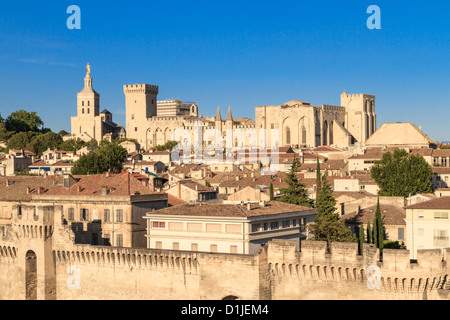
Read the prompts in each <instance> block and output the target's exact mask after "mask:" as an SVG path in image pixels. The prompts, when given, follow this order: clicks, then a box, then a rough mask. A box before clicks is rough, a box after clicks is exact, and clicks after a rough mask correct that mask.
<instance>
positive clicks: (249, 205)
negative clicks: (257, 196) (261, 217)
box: [247, 202, 252, 211]
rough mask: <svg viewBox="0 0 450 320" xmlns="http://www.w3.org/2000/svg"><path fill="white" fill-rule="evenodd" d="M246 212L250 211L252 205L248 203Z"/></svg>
mask: <svg viewBox="0 0 450 320" xmlns="http://www.w3.org/2000/svg"><path fill="white" fill-rule="evenodd" d="M247 210H248V211H251V210H252V204H251V203H250V202H248V203H247Z"/></svg>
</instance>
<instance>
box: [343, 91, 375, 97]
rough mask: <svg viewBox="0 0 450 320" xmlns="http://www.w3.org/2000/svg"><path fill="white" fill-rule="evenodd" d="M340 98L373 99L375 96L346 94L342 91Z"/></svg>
mask: <svg viewBox="0 0 450 320" xmlns="http://www.w3.org/2000/svg"><path fill="white" fill-rule="evenodd" d="M341 97H346V98H364V97H366V98H374V97H375V96H373V95H370V94H365V93H352V94H348V93H347V92H346V91H344V92H343V93H342V95H341Z"/></svg>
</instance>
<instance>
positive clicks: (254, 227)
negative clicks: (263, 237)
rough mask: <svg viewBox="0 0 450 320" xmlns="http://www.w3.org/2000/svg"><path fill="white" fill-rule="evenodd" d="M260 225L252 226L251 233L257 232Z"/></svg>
mask: <svg viewBox="0 0 450 320" xmlns="http://www.w3.org/2000/svg"><path fill="white" fill-rule="evenodd" d="M260 226H261V225H260V224H259V223H258V224H252V232H258V231H259V228H260Z"/></svg>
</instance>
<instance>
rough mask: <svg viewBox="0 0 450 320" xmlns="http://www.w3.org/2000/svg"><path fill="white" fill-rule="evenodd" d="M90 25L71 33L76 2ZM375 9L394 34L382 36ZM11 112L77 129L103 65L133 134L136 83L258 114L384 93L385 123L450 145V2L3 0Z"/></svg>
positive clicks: (4, 84) (110, 94) (0, 27)
mask: <svg viewBox="0 0 450 320" xmlns="http://www.w3.org/2000/svg"><path fill="white" fill-rule="evenodd" d="M72 4H74V5H78V6H79V7H80V9H81V30H69V29H68V28H67V26H66V20H67V19H68V18H69V14H67V13H66V10H67V7H68V6H69V5H72ZM370 5H378V6H379V7H380V9H381V30H369V29H368V28H367V27H366V21H367V19H368V18H369V16H370V15H369V14H367V13H366V10H367V8H368V7H369V6H370ZM0 10H1V12H2V15H1V19H0V70H1V73H0V74H1V77H0V94H1V95H0V96H1V98H0V113H1V114H2V116H4V117H5V116H7V115H9V114H10V113H11V112H13V111H15V110H17V109H26V110H29V111H37V112H38V114H39V115H40V116H41V118H42V119H43V120H44V122H45V125H46V127H49V128H51V129H52V130H53V131H56V132H58V131H59V130H62V129H64V130H66V131H70V117H71V116H75V115H76V94H77V92H79V91H80V90H81V89H82V88H83V78H84V76H85V74H86V68H85V66H86V64H87V62H89V63H90V64H91V69H92V77H93V78H94V88H95V89H96V91H97V92H99V93H100V95H101V101H100V103H101V108H107V109H108V110H110V111H111V112H112V113H113V116H114V120H115V121H116V122H117V123H119V124H122V125H124V121H125V97H124V94H123V85H124V84H134V83H149V84H155V85H158V86H159V87H160V94H159V96H158V98H159V99H160V100H163V99H169V98H179V99H182V100H187V101H195V102H197V103H198V104H199V107H200V113H203V114H204V115H205V116H213V115H215V114H216V110H217V107H218V106H220V107H221V110H222V113H223V115H224V116H226V111H227V109H228V106H231V108H232V111H233V116H234V117H251V118H254V108H255V107H256V106H259V105H267V104H282V103H284V102H287V101H289V100H293V99H296V100H302V101H307V102H310V103H311V104H313V105H321V104H330V105H339V104H340V94H341V93H342V91H343V90H344V89H345V90H346V91H347V92H349V93H367V94H374V95H376V111H377V115H378V125H381V124H382V123H385V122H412V123H414V124H416V125H417V126H422V128H423V130H424V132H425V133H426V134H428V135H429V136H430V137H432V138H434V139H436V140H438V141H440V140H450V126H449V125H448V123H447V122H448V119H449V118H450V117H449V116H450V90H449V74H450V59H449V57H450V41H449V40H450V39H449V38H450V23H449V17H450V1H448V0H434V1H426V2H425V1H404V0H396V1H382V0H372V1H365V0H357V1H350V0H348V1H346V0H343V1H314V2H312V1H300V0H297V1H245V2H243V1H233V0H230V1H211V0H210V1H158V2H156V1H148V0H147V1H144V0H135V1H132V2H121V1H120V2H119V1H115V2H113V3H107V2H106V1H83V0H72V1H62V0H59V1H46V2H45V3H44V4H42V1H39V2H38V1H20V2H12V1H2V2H1V3H0Z"/></svg>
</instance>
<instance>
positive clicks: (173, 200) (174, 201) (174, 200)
mask: <svg viewBox="0 0 450 320" xmlns="http://www.w3.org/2000/svg"><path fill="white" fill-rule="evenodd" d="M167 197H168V202H167V204H168V205H169V207H174V206H179V205H183V204H186V203H187V202H186V201H184V200H182V199H180V198H177V197H175V196H172V195H170V194H168V195H167Z"/></svg>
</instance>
